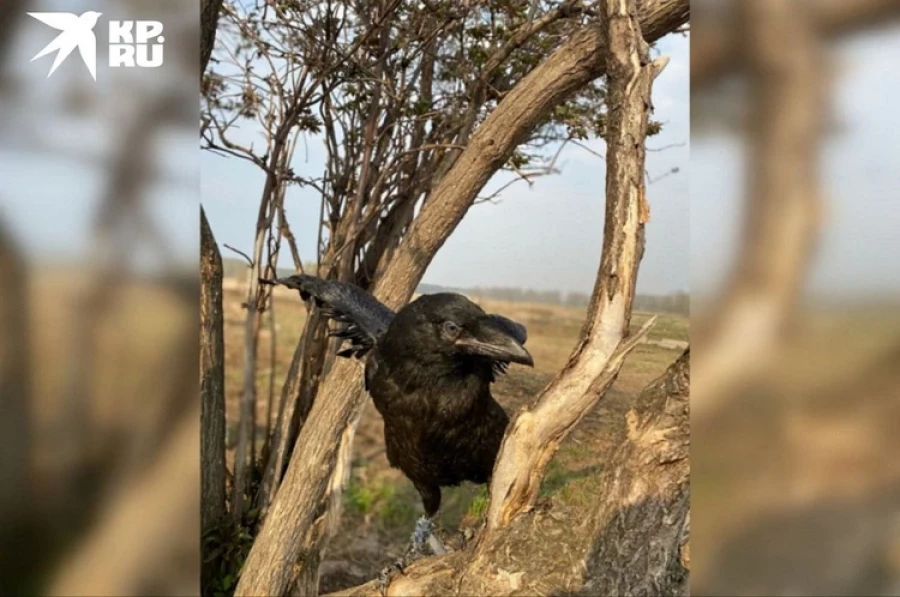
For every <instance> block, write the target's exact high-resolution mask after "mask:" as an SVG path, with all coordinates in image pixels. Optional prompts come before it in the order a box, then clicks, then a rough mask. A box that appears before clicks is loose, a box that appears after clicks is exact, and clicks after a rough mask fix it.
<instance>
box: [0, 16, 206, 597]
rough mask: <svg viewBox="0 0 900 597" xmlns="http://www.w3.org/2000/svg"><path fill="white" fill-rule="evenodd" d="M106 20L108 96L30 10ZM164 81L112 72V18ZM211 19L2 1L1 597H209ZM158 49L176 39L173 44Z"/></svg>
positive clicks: (103, 77)
mask: <svg viewBox="0 0 900 597" xmlns="http://www.w3.org/2000/svg"><path fill="white" fill-rule="evenodd" d="M88 10H93V11H98V12H101V13H102V16H101V17H100V19H99V21H98V23H97V25H96V27H95V28H94V32H95V34H96V36H97V62H98V69H97V80H96V82H95V81H94V80H93V79H92V78H91V76H90V74H89V72H88V70H87V68H86V67H85V64H84V63H83V62H82V61H81V59H80V57H79V55H78V51H75V52H73V53H72V54H71V55H70V56H69V57H68V59H67V60H65V61H64V62H63V63H62V65H61V66H60V67H59V69H58V70H57V71H56V72H55V73H54V74H53V76H52V77H51V78H48V77H47V73H48V72H49V71H50V68H51V64H52V63H53V60H54V56H55V54H53V55H50V56H45V57H43V58H40V59H38V60H35V61H34V62H30V60H31V59H32V57H33V56H35V55H36V54H37V53H38V52H39V51H41V49H42V48H44V46H46V45H47V44H49V43H51V42H52V41H53V40H54V38H55V37H56V35H58V34H59V33H60V32H59V31H57V30H55V29H53V28H51V27H49V26H47V25H45V24H44V23H42V22H40V21H39V20H37V19H34V18H31V17H29V16H28V15H27V14H26V11H29V12H54V11H73V12H75V13H76V14H81V13H83V12H85V11H88ZM133 19H147V20H156V21H161V22H162V23H163V24H164V27H165V29H164V31H163V37H164V42H163V48H164V50H163V60H164V62H163V65H162V66H160V67H158V68H153V69H149V68H134V69H126V68H115V69H114V68H110V67H108V66H107V55H108V46H107V44H108V41H109V39H108V31H109V30H108V27H109V21H110V20H133ZM198 22H199V10H198V5H197V3H196V2H180V1H175V0H160V1H156V2H146V1H145V2H138V1H122V0H118V1H116V2H111V1H107V0H91V2H62V1H56V2H51V1H38V0H28V1H23V0H3V2H0V393H2V398H0V405H2V411H0V454H2V456H0V593H2V594H4V595H8V594H65V595H73V594H92V595H98V594H110V595H123V594H196V593H197V592H198V590H199V587H198V569H199V555H198V548H197V544H198V536H199V520H198V509H197V504H198V502H199V463H198V445H199V429H198V420H199V407H198V404H197V399H196V397H197V383H198V382H197V358H198V339H197V329H198V328H197V325H198V324H197V304H198V297H199V294H198V293H199V291H198V287H197V286H198V284H197V247H198V235H199V222H198V218H199V216H198V210H197V205H198V192H199V156H198V151H197V123H198V119H199V115H198V114H199V113H198V100H197V88H198V80H199V73H198V70H199V52H198V43H197V40H198V36H199V25H198ZM160 41H162V40H160Z"/></svg>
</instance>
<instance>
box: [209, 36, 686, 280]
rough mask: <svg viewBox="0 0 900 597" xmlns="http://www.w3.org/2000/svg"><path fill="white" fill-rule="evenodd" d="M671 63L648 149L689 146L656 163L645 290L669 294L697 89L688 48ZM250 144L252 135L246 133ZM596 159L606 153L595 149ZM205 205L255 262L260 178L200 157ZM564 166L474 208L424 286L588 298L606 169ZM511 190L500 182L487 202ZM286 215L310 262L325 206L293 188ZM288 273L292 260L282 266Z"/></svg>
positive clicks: (677, 262) (308, 167)
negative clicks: (692, 87)
mask: <svg viewBox="0 0 900 597" xmlns="http://www.w3.org/2000/svg"><path fill="white" fill-rule="evenodd" d="M659 50H660V51H661V53H663V54H666V55H668V56H670V57H671V62H670V63H669V65H668V67H667V68H666V69H665V71H663V73H662V74H661V75H660V77H659V78H658V79H657V81H656V84H655V86H654V94H653V99H654V103H655V106H656V113H655V115H654V118H656V119H657V120H660V121H663V122H665V123H666V125H665V127H664V129H663V133H661V134H660V135H658V136H656V137H653V138H652V139H651V140H650V141H649V142H648V146H649V147H656V148H659V147H663V146H666V145H675V144H681V145H682V146H679V147H672V148H670V149H666V150H665V151H660V152H650V153H649V154H648V160H647V168H648V170H649V172H650V174H651V176H653V177H657V176H660V175H662V174H665V173H666V172H667V171H668V170H670V169H671V168H673V167H678V168H681V169H682V170H681V172H679V173H677V174H671V175H669V176H666V177H665V178H662V179H660V180H659V181H658V182H655V183H654V184H652V185H650V187H649V189H648V195H649V200H650V205H651V210H652V219H651V221H650V223H649V225H648V229H647V251H646V254H645V257H644V263H643V266H642V268H641V274H640V279H639V282H638V287H639V290H641V291H642V292H648V293H665V292H670V291H674V290H680V289H684V290H686V289H687V288H688V282H689V277H688V273H689V270H688V259H689V254H690V236H689V232H688V225H689V214H688V200H689V197H688V175H687V172H686V170H685V168H686V167H687V165H688V160H689V146H688V142H689V125H690V122H689V118H690V114H689V81H688V55H689V54H688V39H687V38H685V37H682V36H670V37H669V38H667V39H665V40H663V41H662V42H661V43H660V44H659ZM243 133H244V134H247V133H248V131H243ZM590 145H591V147H593V148H594V149H595V150H598V151H600V152H603V151H604V144H603V143H602V142H600V141H594V142H592V143H591V144H590ZM323 159H324V153H323V151H322V147H321V144H320V142H319V141H318V140H317V139H310V140H309V143H308V150H307V148H305V147H303V146H302V145H301V146H300V147H299V148H298V151H297V158H296V161H295V170H297V171H300V172H304V171H305V172H311V173H316V174H318V173H320V172H322V170H323ZM202 164H203V166H202V168H203V181H202V189H203V191H202V196H203V204H204V206H205V208H206V210H207V215H208V216H209V220H210V224H211V226H212V227H213V230H214V232H215V234H216V238H217V240H218V241H219V243H228V244H230V245H232V246H234V247H237V248H239V249H241V250H244V251H246V252H250V248H251V246H252V240H253V231H254V223H255V219H256V213H257V211H258V209H259V198H260V192H261V188H262V182H261V181H262V175H261V174H260V173H259V171H258V170H257V169H255V167H254V166H252V165H249V164H246V163H245V162H243V161H241V160H236V159H225V158H222V157H218V156H216V155H214V154H212V153H209V152H205V153H204V155H203V157H202ZM557 165H558V166H559V167H560V169H561V170H562V173H561V174H558V175H555V176H548V177H543V178H538V179H536V180H535V182H534V185H533V186H532V187H529V186H528V185H527V184H526V183H524V182H517V183H516V184H515V185H513V186H511V187H510V188H508V189H507V190H506V191H504V193H503V195H502V196H501V197H500V199H499V203H498V204H490V203H485V204H480V205H477V206H474V207H473V208H472V209H471V210H470V211H469V213H468V214H467V215H466V217H465V218H464V219H463V221H462V223H461V224H460V226H459V227H458V228H457V230H456V231H455V232H454V233H453V235H452V236H451V237H450V239H449V240H448V241H447V243H446V244H445V245H444V247H443V248H442V249H441V251H440V252H439V253H438V255H437V257H436V258H435V260H434V262H433V263H432V264H431V267H429V269H428V271H427V272H426V274H425V277H424V281H425V282H429V283H433V284H443V285H448V286H461V287H471V286H518V287H526V288H535V289H560V290H564V291H589V290H590V289H591V287H592V286H593V281H594V277H595V275H596V272H597V267H598V264H599V258H600V248H601V243H602V232H603V202H604V192H603V189H604V185H605V167H604V162H603V160H602V159H600V158H598V157H597V156H595V155H592V154H591V153H589V152H587V151H585V150H584V149H581V148H578V147H576V146H569V147H567V148H566V150H565V151H563V153H562V154H561V156H560V159H559V162H558V163H557ZM507 180H509V176H508V175H498V176H495V177H494V179H492V181H491V182H490V183H489V184H488V186H487V188H486V190H485V192H484V194H489V193H490V192H491V191H492V190H494V189H497V188H499V187H500V186H502V184H504V183H505V182H506V181H507ZM286 208H287V211H288V218H289V219H290V221H291V222H292V226H293V228H294V233H295V235H296V236H297V240H298V244H299V249H300V252H301V255H302V256H303V258H304V259H313V258H314V249H315V230H316V220H317V218H318V209H319V199H318V196H317V194H316V193H315V191H313V190H311V189H298V188H291V189H290V190H289V191H288V195H287V200H286ZM281 264H282V265H284V266H290V265H291V260H290V257H289V256H288V255H287V254H286V255H284V256H283V258H282V262H281Z"/></svg>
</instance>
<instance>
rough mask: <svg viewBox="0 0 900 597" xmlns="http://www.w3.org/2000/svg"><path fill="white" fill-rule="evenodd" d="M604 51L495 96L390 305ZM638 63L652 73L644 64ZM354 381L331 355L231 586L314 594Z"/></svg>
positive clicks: (598, 31) (543, 67) (660, 11)
mask: <svg viewBox="0 0 900 597" xmlns="http://www.w3.org/2000/svg"><path fill="white" fill-rule="evenodd" d="M689 12H690V7H689V4H688V2H686V1H678V0H671V1H668V2H653V3H649V2H648V3H644V4H642V10H641V12H640V13H639V19H638V18H637V17H638V13H637V11H636V9H635V6H634V4H633V3H631V4H630V13H629V14H630V15H631V16H633V17H634V19H633V20H634V25H635V27H636V28H637V30H638V31H641V30H643V35H644V36H645V37H646V38H647V39H649V40H655V39H658V38H659V37H661V36H662V35H665V34H666V33H669V32H671V31H674V30H675V29H677V28H678V27H679V26H681V25H682V24H684V22H686V21H687V19H688V15H689ZM638 21H639V26H638ZM606 50H607V48H606V34H605V31H603V30H602V28H600V27H597V26H590V27H586V28H584V29H582V30H581V31H579V32H578V33H576V34H575V35H573V36H572V37H571V38H570V39H569V40H568V41H567V42H565V43H564V44H563V45H562V46H560V48H559V49H558V50H557V51H556V52H554V53H553V54H552V55H551V56H550V57H548V58H547V59H546V60H545V61H544V62H542V63H541V64H540V65H539V66H537V67H536V68H535V69H534V70H533V71H531V72H530V73H529V74H528V75H527V76H526V77H525V78H524V79H523V80H522V81H521V82H520V83H518V84H517V85H516V86H515V87H514V88H513V89H512V90H511V91H510V92H509V93H508V94H507V95H506V96H505V97H504V98H503V99H502V101H501V102H500V103H499V104H498V106H497V108H496V109H495V110H494V111H493V112H492V113H491V114H490V115H489V116H488V117H487V119H486V120H485V121H484V123H483V124H482V125H481V126H480V127H479V128H478V130H477V131H476V132H475V134H474V135H473V136H472V138H471V141H470V142H469V144H468V145H467V146H466V148H465V149H464V150H462V152H461V153H460V155H459V157H458V159H456V161H455V162H454V164H453V166H452V167H451V169H450V171H449V172H448V173H447V175H446V176H445V177H443V178H442V179H441V182H440V183H438V185H437V186H436V188H435V189H434V190H433V191H432V193H431V194H430V196H429V198H428V201H426V202H425V204H424V206H423V207H422V210H421V212H420V213H419V215H418V217H416V218H415V220H414V221H413V222H412V224H411V225H410V228H409V231H408V232H407V234H406V235H405V237H404V239H403V241H402V242H401V244H400V246H399V248H398V249H397V252H396V254H395V255H394V257H393V259H392V260H391V261H390V263H389V265H388V266H387V268H386V270H385V273H384V276H383V277H382V278H381V279H380V280H378V281H377V282H376V283H375V287H374V294H375V296H376V297H377V298H379V299H380V300H381V301H382V302H384V303H385V304H386V305H387V306H389V307H391V308H394V309H396V308H398V307H400V306H401V305H403V304H405V303H406V302H408V301H409V298H410V297H411V296H412V294H413V292H414V290H415V288H416V286H417V285H418V283H419V281H420V280H421V278H422V276H423V274H424V272H425V269H426V268H427V267H428V264H429V263H430V262H431V260H432V259H433V258H434V256H435V254H436V253H437V251H438V250H439V249H440V247H441V246H442V245H443V243H444V242H445V241H446V239H447V238H448V237H449V236H450V234H451V233H452V232H453V230H454V229H455V228H456V226H457V225H458V224H459V222H460V221H461V220H462V218H463V216H464V215H465V214H466V212H467V210H468V208H469V207H470V206H471V205H472V203H473V202H474V200H475V198H476V196H477V194H478V193H479V192H480V191H481V189H482V188H483V187H484V185H485V183H486V182H487V181H488V180H489V179H490V177H491V176H492V175H493V174H494V173H495V172H496V171H497V170H499V169H500V168H501V167H502V165H503V164H504V163H505V162H506V161H507V160H508V159H509V158H510V156H511V155H512V153H513V152H514V151H515V149H516V147H518V146H519V144H521V143H522V142H524V141H525V140H526V139H527V137H528V136H529V134H530V133H531V132H532V131H533V130H534V129H535V128H536V127H537V126H538V125H539V124H540V122H541V121H542V120H543V119H545V118H546V117H547V115H548V114H549V113H550V112H551V111H552V110H553V109H554V108H555V106H557V105H559V104H560V103H562V102H564V101H565V100H566V99H567V98H569V97H570V96H571V95H573V94H574V93H576V92H577V91H578V90H579V89H580V88H582V87H583V86H584V85H586V84H588V83H590V82H591V81H593V80H594V79H596V78H598V77H600V76H602V75H603V74H604V73H605V72H606V66H607V51H606ZM646 69H647V72H650V71H651V70H652V67H646ZM645 107H646V106H640V108H641V110H643V109H644V108H645ZM639 178H641V179H642V175H641V176H640V177H639ZM632 199H633V200H635V201H636V200H637V198H635V197H632ZM634 205H636V203H635V204H634ZM632 257H633V256H632ZM622 283H623V284H627V285H631V284H633V280H631V279H630V278H626V277H624V276H623V282H622ZM619 290H620V292H621V296H625V295H629V292H630V295H631V296H633V287H632V288H631V289H630V291H629V290H626V289H619ZM628 309H630V303H629V306H628ZM606 356H609V355H606ZM361 385H362V384H361V376H360V375H359V364H358V363H356V362H353V361H350V360H340V361H339V362H337V363H335V365H334V367H333V368H332V370H331V372H330V374H329V375H328V376H327V377H326V379H325V380H324V381H323V383H322V387H321V389H320V394H321V396H322V399H320V400H316V401H315V402H314V403H313V405H312V410H311V412H310V414H309V418H308V420H307V422H306V424H305V425H304V426H303V429H302V430H301V432H300V436H299V438H298V440H297V445H296V447H295V450H294V454H293V457H292V458H291V461H290V464H289V466H288V470H287V473H286V474H285V477H284V480H283V482H282V485H281V487H280V489H279V491H278V494H277V496H276V498H275V501H274V503H273V505H272V508H271V510H270V512H269V514H268V516H267V517H266V520H265V523H264V524H263V527H262V530H261V531H260V533H259V535H258V536H257V538H256V541H255V542H254V544H253V548H252V549H251V551H250V554H249V556H248V558H247V561H246V563H245V565H244V568H243V570H242V573H241V579H240V582H239V584H238V587H237V590H236V592H235V594H236V595H263V594H265V595H285V594H294V595H314V594H316V593H317V590H318V565H319V561H320V557H321V550H322V548H323V546H324V544H325V541H326V540H327V538H328V537H329V536H330V535H331V533H332V532H333V530H334V528H335V526H336V523H337V517H338V506H339V502H340V498H341V491H342V488H343V486H344V484H345V482H346V478H347V476H348V475H349V470H350V466H349V464H350V455H351V452H352V442H353V438H354V435H355V432H356V426H357V424H358V423H359V416H360V414H361V412H362V407H363V405H364V404H365V398H366V397H365V396H364V395H363V394H362V392H361V389H362V388H361Z"/></svg>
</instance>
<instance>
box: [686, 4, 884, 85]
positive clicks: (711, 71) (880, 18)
mask: <svg viewBox="0 0 900 597" xmlns="http://www.w3.org/2000/svg"><path fill="white" fill-rule="evenodd" d="M727 4H728V5H731V6H734V7H736V6H737V5H738V3H737V2H733V1H732V2H728V3H727ZM797 6H799V4H795V6H794V8H797ZM809 9H810V11H811V12H812V14H811V15H810V18H811V22H812V24H813V26H814V27H815V28H816V29H817V30H818V31H819V33H820V34H821V35H823V36H839V35H846V34H850V33H853V32H855V31H860V30H866V29H871V28H872V27H873V26H880V25H886V24H889V23H891V22H896V21H897V19H898V18H900V2H897V1H896V0H855V1H854V2H847V1H846V0H819V1H818V2H812V3H810V4H809ZM699 16H700V17H701V18H700V19H697V20H696V21H695V22H694V23H693V24H692V27H693V28H694V33H695V35H693V36H692V37H691V89H692V90H693V89H699V88H702V87H708V86H710V85H712V84H714V83H716V82H717V81H721V80H722V79H723V78H725V76H726V75H728V74H731V73H734V72H735V71H739V70H741V69H742V68H743V67H744V65H746V64H747V59H748V57H747V55H746V54H745V53H744V52H741V50H740V49H741V42H740V35H739V26H745V25H746V23H747V21H746V20H745V19H744V18H743V17H742V16H741V15H740V14H739V11H737V10H734V9H731V10H728V11H727V12H725V13H724V19H703V18H702V11H701V13H700V15H699Z"/></svg>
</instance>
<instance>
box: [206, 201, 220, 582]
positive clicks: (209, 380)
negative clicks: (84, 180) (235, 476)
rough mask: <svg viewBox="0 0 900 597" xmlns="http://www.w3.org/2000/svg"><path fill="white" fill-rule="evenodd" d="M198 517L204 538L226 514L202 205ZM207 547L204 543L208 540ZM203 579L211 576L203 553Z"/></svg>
mask: <svg viewBox="0 0 900 597" xmlns="http://www.w3.org/2000/svg"><path fill="white" fill-rule="evenodd" d="M200 297H201V298H200V400H201V405H202V409H201V413H200V429H201V432H202V435H201V440H200V470H201V475H202V477H201V478H202V483H201V488H200V494H201V498H200V503H201V511H200V519H201V527H202V532H203V535H204V537H205V536H206V535H207V533H209V532H210V531H212V530H214V529H216V528H217V527H218V525H219V524H221V523H222V521H223V520H224V518H225V514H226V507H225V504H226V499H225V472H226V464H225V344H224V331H223V326H224V316H223V311H222V256H221V255H220V254H219V248H218V247H217V246H216V239H215V237H214V236H213V233H212V230H211V229H210V227H209V222H208V221H207V219H206V212H205V211H204V210H203V208H202V207H201V208H200ZM204 545H205V544H204ZM203 555H204V558H203V569H202V571H201V578H202V582H203V585H204V586H205V585H206V583H207V582H209V580H210V569H211V566H212V564H213V563H212V562H207V561H206V557H205V556H206V554H205V553H204V554H203Z"/></svg>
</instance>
